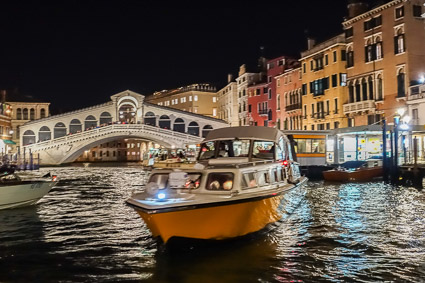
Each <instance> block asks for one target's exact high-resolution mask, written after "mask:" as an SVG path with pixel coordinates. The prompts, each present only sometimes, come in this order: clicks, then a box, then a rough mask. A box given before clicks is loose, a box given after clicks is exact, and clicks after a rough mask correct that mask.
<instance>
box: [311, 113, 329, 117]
mask: <svg viewBox="0 0 425 283" xmlns="http://www.w3.org/2000/svg"><path fill="white" fill-rule="evenodd" d="M325 115H329V113H327V112H316V113H313V114H312V115H311V118H313V119H325Z"/></svg>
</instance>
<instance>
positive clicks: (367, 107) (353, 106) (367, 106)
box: [343, 100, 375, 115]
mask: <svg viewBox="0 0 425 283" xmlns="http://www.w3.org/2000/svg"><path fill="white" fill-rule="evenodd" d="M343 107H344V115H345V114H349V113H359V112H366V111H371V112H375V101H374V100H365V101H359V102H354V103H347V104H344V105H343Z"/></svg>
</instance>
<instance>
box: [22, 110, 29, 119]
mask: <svg viewBox="0 0 425 283" xmlns="http://www.w3.org/2000/svg"><path fill="white" fill-rule="evenodd" d="M23 114H24V115H23V116H24V117H23V119H22V120H28V109H27V108H24V111H23Z"/></svg>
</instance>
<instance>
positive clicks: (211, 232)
mask: <svg viewBox="0 0 425 283" xmlns="http://www.w3.org/2000/svg"><path fill="white" fill-rule="evenodd" d="M283 197H284V195H283V194H280V195H276V196H272V197H269V198H265V199H259V200H258V199H257V200H250V201H244V202H239V203H230V204H226V203H221V204H220V205H216V206H210V207H201V208H191V209H186V210H175V211H169V212H162V213H148V212H145V211H143V210H137V212H138V213H139V215H140V216H141V218H142V219H143V220H144V221H145V223H146V224H147V226H148V228H149V229H150V231H151V232H152V235H153V236H154V237H160V238H161V239H162V240H163V242H164V243H166V242H167V241H168V240H169V239H170V238H171V237H184V238H194V239H214V240H223V239H228V238H235V237H239V236H244V235H247V234H249V233H253V232H256V231H259V230H261V229H263V228H265V227H266V226H267V225H268V224H271V223H274V222H276V221H278V220H280V219H281V218H282V212H281V211H280V209H279V206H280V205H281V202H282V199H283Z"/></svg>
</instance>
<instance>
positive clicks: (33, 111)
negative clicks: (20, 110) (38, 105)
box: [30, 108, 35, 121]
mask: <svg viewBox="0 0 425 283" xmlns="http://www.w3.org/2000/svg"><path fill="white" fill-rule="evenodd" d="M30 120H31V121H33V120H35V109H34V108H31V109H30Z"/></svg>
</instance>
